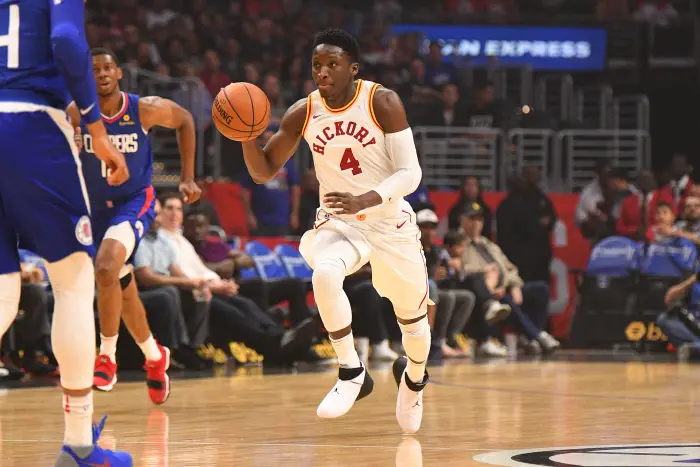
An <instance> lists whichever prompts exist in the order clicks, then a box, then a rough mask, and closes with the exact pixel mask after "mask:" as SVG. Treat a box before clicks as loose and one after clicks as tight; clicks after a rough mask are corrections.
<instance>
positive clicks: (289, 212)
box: [0, 0, 700, 381]
mask: <svg viewBox="0 0 700 467" xmlns="http://www.w3.org/2000/svg"><path fill="white" fill-rule="evenodd" d="M684 8H687V4H685V2H671V1H666V0H663V1H660V0H636V1H627V0H598V1H597V2H591V1H586V0H444V1H439V2H429V4H428V3H426V2H424V1H421V0H403V1H399V0H375V1H369V0H354V1H353V2H348V1H335V2H321V1H302V0H192V1H189V0H188V1H184V0H150V1H141V2H137V1H136V0H124V1H122V2H119V3H118V4H117V3H114V2H111V1H109V0H91V1H90V2H89V3H88V4H87V26H86V33H87V38H88V41H89V42H90V44H91V45H92V46H100V47H106V48H108V49H110V50H113V51H114V52H115V53H116V54H117V56H118V58H119V60H120V61H121V62H122V64H123V65H124V66H126V67H135V68H139V69H142V70H147V71H150V72H154V73H157V74H159V75H160V76H164V77H179V78H187V79H188V80H189V81H190V82H194V83H197V84H198V85H197V86H195V87H194V89H195V92H194V93H193V92H192V88H188V89H185V88H184V87H182V86H181V85H180V84H177V83H174V84H173V85H172V86H170V87H165V88H163V89H161V90H160V93H162V94H163V95H167V97H170V98H172V99H174V100H176V101H178V102H181V103H184V102H187V104H188V105H187V107H188V108H189V109H190V110H191V111H192V113H193V114H194V117H195V119H196V121H197V124H198V126H199V127H200V128H204V129H206V128H209V127H210V126H211V120H210V108H211V102H212V96H213V95H215V94H216V93H218V91H219V89H220V88H221V87H223V86H225V85H227V84H228V83H230V82H233V81H247V82H251V83H255V84H258V85H259V86H260V87H261V88H262V89H263V90H264V91H265V93H266V94H267V96H268V97H269V99H270V101H271V103H272V105H273V107H275V108H278V109H285V108H287V107H288V106H290V105H291V104H292V103H294V102H295V101H296V100H298V99H300V98H303V97H305V96H306V95H307V94H308V93H309V92H311V91H312V90H313V89H314V85H313V82H312V81H311V79H310V77H309V73H308V64H307V61H308V57H309V56H310V45H311V43H312V40H313V34H314V33H315V32H316V31H318V30H320V29H323V28H326V27H341V28H344V29H347V30H349V31H351V32H353V33H354V34H356V35H357V36H358V38H359V40H360V45H361V49H362V51H363V54H362V64H361V70H362V77H364V78H367V79H370V80H375V81H378V82H381V83H383V84H384V85H385V86H387V87H390V88H392V89H395V90H396V91H397V92H398V93H399V95H400V96H401V98H402V99H403V101H404V103H405V107H406V109H407V113H408V116H409V120H410V122H411V124H412V125H439V126H470V127H504V126H508V125H510V124H511V123H514V122H511V120H512V119H515V118H518V116H517V115H516V113H515V112H512V111H511V110H510V109H509V104H508V103H507V102H505V101H502V100H500V99H497V98H496V96H495V92H494V84H493V83H492V82H490V81H489V80H488V79H486V78H485V76H477V77H476V79H475V80H474V81H473V82H469V83H468V84H467V81H466V80H465V79H464V76H462V74H461V71H460V70H459V69H458V67H456V66H455V65H454V64H452V63H450V62H445V61H443V57H442V53H441V49H440V47H439V45H437V44H423V43H421V42H420V41H419V39H418V37H417V36H415V35H405V36H400V37H395V38H392V39H391V40H389V41H387V40H385V38H386V37H387V32H388V30H389V28H390V25H391V24H393V23H397V22H420V23H424V22H434V23H470V22H491V23H497V24H500V23H508V22H511V21H516V20H518V19H522V18H525V17H527V16H528V15H529V14H532V13H534V12H537V13H538V14H540V15H556V14H559V13H563V12H566V13H567V14H581V15H587V16H589V17H590V18H596V19H598V20H619V19H635V20H639V21H648V22H653V23H656V24H665V23H668V22H669V21H673V20H675V19H677V18H679V15H681V16H682V15H683V14H684V13H685V12H686V11H687V9H684ZM679 12H680V13H679ZM278 117H279V115H275V118H273V120H272V124H271V129H274V128H275V125H276V122H277V121H278V120H277V118H278ZM271 134H272V132H271V131H268V132H266V133H265V134H264V135H263V136H262V137H261V139H262V141H263V142H264V141H265V140H266V139H267V138H269V137H270V136H271ZM232 159H233V158H232ZM596 171H597V178H596V179H595V180H594V181H593V182H591V184H590V185H589V186H587V187H586V188H585V189H584V190H583V192H582V194H581V202H580V205H579V208H578V209H577V213H576V220H577V224H578V225H579V227H580V229H581V232H582V234H583V235H584V236H585V237H586V238H588V239H590V241H591V242H592V243H595V242H597V241H599V240H600V239H602V238H605V237H607V236H610V235H615V234H617V235H622V236H627V237H630V238H633V239H635V240H640V241H654V240H656V239H660V238H664V237H673V236H682V237H684V238H688V239H690V240H691V241H693V242H695V243H696V244H700V189H699V188H698V186H697V185H693V183H692V181H691V180H690V178H689V177H690V174H691V171H692V170H691V168H690V167H689V166H688V163H687V159H686V158H685V157H684V156H683V155H677V156H675V157H674V158H673V161H672V162H671V164H670V167H669V170H668V172H667V173H666V174H664V176H662V177H661V178H660V180H659V182H660V183H657V180H656V178H655V177H654V174H652V173H651V172H648V171H642V172H640V173H638V174H630V173H626V172H624V171H623V170H621V169H619V168H616V167H613V166H612V165H611V164H610V163H608V162H607V161H603V162H601V163H600V164H599V165H598V166H597V167H596ZM235 175H236V179H240V181H241V185H242V187H243V191H242V197H243V204H244V208H245V211H246V212H245V215H246V222H247V224H248V228H249V230H250V232H251V234H252V235H260V236H266V235H272V236H282V235H289V234H301V233H303V232H304V231H305V230H306V229H308V228H309V227H310V226H311V225H312V224H313V219H314V216H315V210H316V208H317V207H318V202H319V198H318V180H317V179H316V177H315V173H314V171H313V169H309V170H307V171H305V172H304V173H298V171H297V168H296V167H295V166H294V165H293V164H288V165H287V166H286V167H285V168H284V169H283V170H282V171H281V172H280V174H278V176H277V177H276V178H275V180H273V181H272V182H270V183H268V184H265V185H257V184H254V183H252V181H251V180H249V179H248V178H247V177H246V175H245V174H244V173H240V172H239V173H237V174H235ZM540 176H541V174H540V172H539V170H538V169H537V168H536V167H530V166H528V167H525V168H524V169H523V171H522V173H520V174H515V175H513V176H512V177H511V178H510V179H509V183H508V195H507V197H506V198H505V199H504V200H503V202H502V203H501V204H500V205H499V206H498V207H497V209H495V212H492V210H491V208H490V207H489V206H488V205H487V204H486V203H485V202H484V199H483V197H482V193H481V185H480V181H479V180H478V179H477V178H475V177H467V178H466V179H465V181H464V184H463V186H462V188H461V190H460V194H459V199H458V201H457V202H456V204H455V205H454V206H453V207H452V209H451V210H450V213H449V216H448V219H446V223H447V231H446V232H441V233H440V235H438V231H439V230H441V229H440V225H441V221H442V219H439V218H438V216H437V215H436V214H435V210H434V207H433V206H432V205H431V204H430V201H429V198H428V196H427V190H426V189H425V187H420V188H419V189H418V190H417V191H416V193H414V194H413V195H411V196H410V197H409V198H408V200H409V201H410V202H411V204H412V206H413V207H414V210H415V211H416V213H417V222H418V224H419V226H420V228H421V232H422V243H423V248H424V251H425V254H426V261H427V267H428V272H429V276H430V297H431V299H432V300H433V302H434V303H435V304H436V309H435V311H434V312H431V323H432V328H433V346H432V350H431V358H433V359H439V358H443V357H466V356H475V355H484V356H491V357H506V356H513V355H517V354H518V352H526V353H542V352H546V353H548V352H552V351H555V350H556V349H557V348H558V347H559V342H558V341H556V339H554V338H553V337H552V336H551V335H550V334H549V333H548V332H547V328H548V312H547V307H548V302H549V296H550V270H549V268H550V263H551V260H552V245H551V232H552V230H553V228H554V226H555V223H556V222H557V214H556V212H555V210H554V206H553V204H552V202H551V200H550V199H549V198H548V196H547V194H546V193H544V192H542V190H541V189H540V188H539V181H540V180H539V179H540ZM658 187H660V188H658ZM158 209H159V215H158V219H157V222H156V223H154V225H153V226H152V229H151V231H150V232H149V233H148V235H147V237H146V239H145V240H144V242H143V243H142V245H141V247H140V248H139V250H138V252H137V256H136V265H135V267H136V277H137V280H138V283H139V286H140V288H141V296H142V299H143V301H144V304H145V306H146V309H147V311H148V318H149V322H150V324H151V327H152V329H153V332H154V334H155V335H156V337H157V339H158V340H159V342H161V343H162V344H163V345H166V346H168V347H170V348H171V349H172V351H173V360H174V367H175V368H178V367H180V368H187V369H194V370H202V369H207V368H211V367H212V366H214V365H215V364H217V362H218V363H220V362H222V361H225V360H227V359H235V360H236V361H238V362H241V363H242V362H243V361H246V362H260V361H263V360H264V361H265V362H269V363H272V364H290V363H293V362H299V361H308V362H315V363H318V362H322V361H324V356H322V355H320V354H319V352H318V351H315V350H314V348H315V344H317V343H318V342H319V341H320V340H321V339H322V337H323V333H322V331H323V330H322V327H321V323H320V319H319V317H318V313H317V311H316V310H315V308H314V306H313V301H312V300H309V299H308V292H309V284H308V283H307V282H304V281H302V280H299V279H294V278H289V279H288V280H282V281H274V282H273V281H266V280H264V279H260V278H256V279H244V278H242V276H241V271H243V270H244V269H246V268H250V267H251V266H252V265H253V263H252V261H253V260H252V258H251V257H250V256H248V255H247V254H245V253H244V252H242V251H240V250H239V249H236V248H233V247H232V246H231V245H230V244H227V243H226V242H224V241H223V240H221V239H217V238H213V237H212V236H210V235H209V234H210V233H211V230H210V225H216V224H217V223H218V220H217V215H216V212H215V210H214V209H213V208H212V207H211V206H207V205H206V202H205V203H203V204H202V205H201V206H200V207H198V208H196V209H195V210H193V211H190V212H185V211H184V207H183V203H182V200H181V199H180V198H179V197H178V196H176V195H172V194H165V195H163V197H162V198H161V203H160V204H159V208H158ZM677 219H678V222H676V220H677ZM22 279H23V286H22V301H21V304H20V308H21V310H20V313H19V315H18V320H17V323H16V324H15V325H14V326H13V328H12V329H11V331H10V333H9V334H8V336H7V338H6V339H5V342H3V347H4V350H5V351H4V361H5V364H3V365H1V366H0V381H3V380H4V379H17V378H21V377H22V376H23V375H24V374H25V373H30V374H32V375H36V376H55V375H57V374H58V371H59V370H58V368H57V366H56V362H55V359H54V358H53V355H52V351H51V345H50V342H49V339H48V336H49V329H50V321H51V310H52V308H53V307H52V302H53V298H52V295H51V290H50V287H48V284H47V282H46V281H47V277H46V272H45V270H44V269H43V267H42V263H41V259H40V258H36V257H34V256H33V255H31V253H29V252H27V254H26V256H23V259H22ZM345 290H346V292H347V294H348V296H349V298H350V301H351V304H352V305H353V313H354V314H355V317H354V322H353V327H354V329H353V331H354V335H355V336H356V337H357V342H356V344H357V347H358V350H359V353H360V355H361V356H362V358H363V359H365V360H366V359H369V358H373V359H376V360H393V359H395V358H396V356H397V354H399V353H401V352H402V349H401V345H400V338H399V337H400V333H399V330H398V328H397V326H396V322H395V320H394V319H393V310H392V309H391V305H390V303H388V302H387V301H386V300H385V299H382V298H381V297H379V295H378V294H377V293H376V291H375V290H374V289H373V287H372V285H371V269H370V268H369V267H365V268H363V269H361V270H360V271H358V272H357V273H356V274H354V275H353V276H351V277H349V278H348V279H347V280H346V284H345ZM122 334H123V335H124V334H126V333H122ZM698 347H700V344H698ZM212 348H217V349H219V354H217V353H216V352H211V351H209V350H210V349H212ZM20 349H21V350H20ZM221 354H223V355H224V356H223V357H221ZM241 355H243V356H244V358H243V357H241Z"/></svg>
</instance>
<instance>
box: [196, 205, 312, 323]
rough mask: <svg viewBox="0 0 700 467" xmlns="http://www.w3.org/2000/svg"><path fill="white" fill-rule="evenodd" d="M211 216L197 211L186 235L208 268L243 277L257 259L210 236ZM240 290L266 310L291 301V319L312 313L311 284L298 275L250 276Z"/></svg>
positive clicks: (298, 320)
mask: <svg viewBox="0 0 700 467" xmlns="http://www.w3.org/2000/svg"><path fill="white" fill-rule="evenodd" d="M208 232H209V219H207V217H206V216H205V215H204V214H203V213H198V212H196V211H193V212H191V213H190V214H188V216H187V218H186V219H185V224H184V229H183V235H184V237H185V238H186V239H187V240H188V241H189V242H190V243H191V244H192V245H193V246H194V249H195V251H196V252H197V254H198V255H199V257H200V258H201V259H202V261H204V264H205V265H206V267H208V268H209V269H211V270H212V271H214V272H215V273H216V274H218V275H219V276H220V277H221V278H222V279H234V280H236V281H238V280H239V279H240V271H241V269H244V268H250V267H253V266H255V264H254V261H253V258H251V257H250V256H248V255H247V254H245V253H244V252H242V251H240V250H235V249H233V248H229V247H228V245H226V244H225V243H223V242H221V241H219V240H218V239H217V240H212V239H209V238H207V233H208ZM239 286H240V288H239V290H238V293H239V294H240V295H241V296H243V297H248V298H250V299H252V300H253V301H254V302H255V303H257V305H258V306H259V307H260V308H261V309H263V310H269V309H270V306H272V305H278V304H280V303H281V302H285V301H289V318H290V321H291V322H292V323H293V324H295V325H296V324H299V323H301V322H302V321H304V320H306V319H308V318H310V317H311V316H312V313H311V309H310V308H309V306H308V305H307V303H306V292H307V286H306V283H304V281H302V280H301V279H297V278H295V277H288V278H284V279H277V280H274V281H266V280H263V279H246V280H245V281H240V282H239Z"/></svg>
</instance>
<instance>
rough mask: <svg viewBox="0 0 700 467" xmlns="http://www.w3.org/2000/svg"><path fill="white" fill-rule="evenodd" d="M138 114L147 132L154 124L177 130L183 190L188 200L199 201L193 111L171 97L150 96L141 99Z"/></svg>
mask: <svg viewBox="0 0 700 467" xmlns="http://www.w3.org/2000/svg"><path fill="white" fill-rule="evenodd" d="M139 116H140V117H141V124H142V125H143V128H144V129H145V130H146V131H148V130H150V129H151V128H153V127H154V126H161V127H163V128H171V129H173V130H175V133H176V135H177V147H178V149H179V150H180V161H181V164H180V165H181V169H180V192H181V193H182V194H183V195H184V197H185V202H186V203H188V204H191V203H194V202H196V201H197V200H198V199H199V197H200V196H201V194H202V191H201V190H200V189H199V187H198V186H197V184H196V183H195V181H194V161H195V154H196V144H197V142H196V136H195V126H194V118H192V114H191V113H189V112H188V111H187V110H185V109H183V108H182V107H180V106H179V105H178V104H176V103H175V102H173V101H171V100H170V99H163V98H162V97H158V96H148V97H142V98H141V99H139Z"/></svg>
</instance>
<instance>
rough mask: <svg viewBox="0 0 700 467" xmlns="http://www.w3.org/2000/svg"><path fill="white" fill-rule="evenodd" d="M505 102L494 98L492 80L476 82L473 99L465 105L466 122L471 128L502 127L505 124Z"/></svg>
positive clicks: (494, 92) (494, 91)
mask: <svg viewBox="0 0 700 467" xmlns="http://www.w3.org/2000/svg"><path fill="white" fill-rule="evenodd" d="M505 117H506V113H505V102H503V101H501V100H498V99H496V88H495V86H494V84H493V81H489V80H486V81H482V82H480V83H477V84H476V86H475V89H474V100H473V102H472V103H471V105H469V106H468V107H467V117H466V119H467V122H468V126H469V127H471V128H503V127H504V126H505V125H506V123H507V122H506V118H505Z"/></svg>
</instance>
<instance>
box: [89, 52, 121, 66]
mask: <svg viewBox="0 0 700 467" xmlns="http://www.w3.org/2000/svg"><path fill="white" fill-rule="evenodd" d="M91 52H92V56H93V57H97V56H98V55H109V56H110V57H112V61H113V62H114V64H115V65H117V66H119V59H118V58H117V56H116V55H115V54H114V52H112V51H111V50H109V49H106V48H104V47H97V48H95V49H92V51H91Z"/></svg>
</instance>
